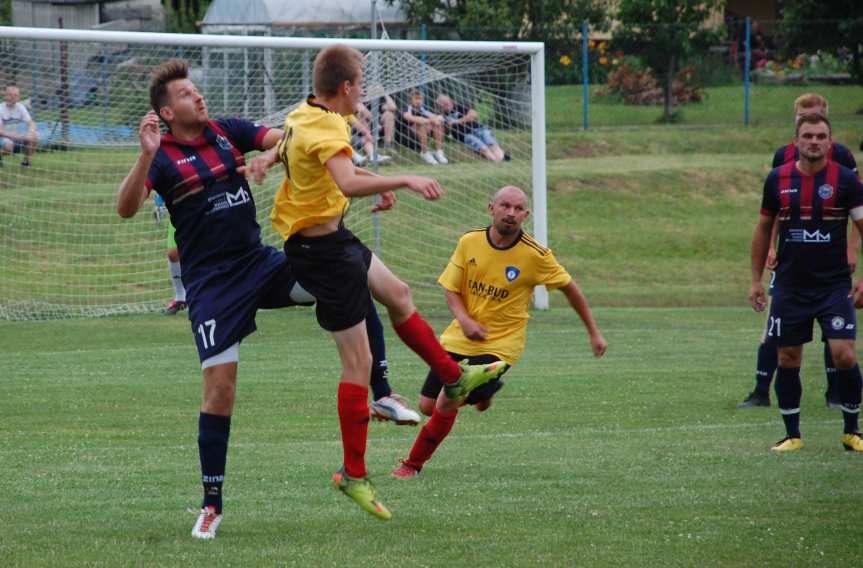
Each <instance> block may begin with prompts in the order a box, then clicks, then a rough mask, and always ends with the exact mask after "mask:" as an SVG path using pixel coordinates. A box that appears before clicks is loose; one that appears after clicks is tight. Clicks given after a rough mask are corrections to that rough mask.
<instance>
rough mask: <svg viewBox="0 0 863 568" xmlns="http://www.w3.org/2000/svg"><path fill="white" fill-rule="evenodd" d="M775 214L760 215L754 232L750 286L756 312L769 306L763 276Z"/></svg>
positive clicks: (750, 301) (750, 298) (750, 296)
mask: <svg viewBox="0 0 863 568" xmlns="http://www.w3.org/2000/svg"><path fill="white" fill-rule="evenodd" d="M774 218H775V217H774V216H773V215H763V214H762V215H759V217H758V223H757V224H756V225H755V230H754V231H753V232H752V252H751V258H752V285H751V286H750V288H749V303H750V304H751V305H752V309H753V310H755V311H756V312H761V311H764V308H765V307H766V306H767V293H766V292H765V291H764V284H762V283H761V276H762V275H763V274H764V265H765V263H766V261H767V249H768V247H769V246H770V232H771V230H772V229H773V221H774Z"/></svg>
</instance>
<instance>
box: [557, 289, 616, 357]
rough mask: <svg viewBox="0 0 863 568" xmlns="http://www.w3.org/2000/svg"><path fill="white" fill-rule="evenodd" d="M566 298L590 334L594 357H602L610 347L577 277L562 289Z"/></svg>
mask: <svg viewBox="0 0 863 568" xmlns="http://www.w3.org/2000/svg"><path fill="white" fill-rule="evenodd" d="M560 291H561V292H563V295H564V296H566V299H567V300H569V305H570V306H572V309H574V310H575V313H577V314H578V317H580V318H581V322H582V323H583V324H584V328H585V329H586V330H587V334H588V335H589V336H590V349H591V350H592V351H593V356H594V357H602V356H603V355H604V354H605V350H606V349H608V342H607V341H606V340H605V338H604V337H603V336H602V333H601V332H600V331H599V327H597V325H596V321H595V320H594V319H593V313H592V312H591V311H590V305H589V304H588V303H587V297H585V295H584V293H582V291H581V288H579V287H578V284H576V283H575V279H572V280H570V281H569V284H567V285H566V286H564V287H563V288H561V289H560Z"/></svg>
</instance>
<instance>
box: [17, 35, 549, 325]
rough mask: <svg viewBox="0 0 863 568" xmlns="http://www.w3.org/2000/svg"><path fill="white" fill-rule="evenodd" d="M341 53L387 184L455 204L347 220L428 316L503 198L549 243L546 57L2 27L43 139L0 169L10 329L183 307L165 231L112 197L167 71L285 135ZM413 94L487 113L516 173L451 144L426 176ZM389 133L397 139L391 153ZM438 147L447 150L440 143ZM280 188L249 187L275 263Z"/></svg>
mask: <svg viewBox="0 0 863 568" xmlns="http://www.w3.org/2000/svg"><path fill="white" fill-rule="evenodd" d="M334 43H341V44H346V45H349V46H351V47H354V48H356V49H358V50H360V51H361V52H363V53H364V54H365V55H366V68H365V79H366V81H365V82H366V90H367V92H368V93H369V96H370V97H371V96H374V99H373V100H372V99H370V100H369V101H368V104H369V106H370V108H372V110H373V111H374V112H373V113H372V114H373V116H374V121H375V122H374V126H378V125H379V124H380V126H381V128H380V138H379V139H377V140H375V144H374V146H375V147H376V148H377V151H378V152H379V153H384V154H388V155H390V157H391V158H392V159H391V160H389V161H387V162H386V163H381V164H380V165H378V164H375V165H374V167H376V168H378V167H379V168H380V170H379V171H380V172H381V173H384V174H386V173H396V172H399V173H401V172H412V173H420V174H423V175H431V176H433V177H435V178H437V179H439V180H440V181H441V184H442V185H443V186H444V189H445V190H446V192H447V195H445V197H444V198H443V199H441V200H440V201H437V202H424V201H423V200H422V199H420V198H418V197H416V196H413V195H410V194H408V193H404V194H402V195H401V196H400V198H399V202H398V204H397V205H396V207H395V209H394V210H393V211H391V212H387V213H384V214H378V215H371V214H369V212H368V209H369V206H370V201H368V200H355V201H354V203H353V204H352V206H351V210H350V212H349V214H348V218H347V220H346V223H347V225H348V227H349V228H350V229H351V230H353V231H354V232H355V233H356V234H357V235H358V236H359V237H360V238H361V239H362V240H363V241H365V242H366V243H367V244H368V245H369V246H370V247H373V248H375V249H376V251H377V252H378V253H379V254H380V255H381V256H382V258H383V259H384V260H385V261H386V262H387V264H388V265H389V266H390V267H391V268H392V269H393V270H394V272H396V274H398V275H399V276H400V277H402V278H404V279H405V280H406V281H407V282H408V283H410V284H411V287H412V288H413V290H414V294H415V297H416V300H417V303H418V304H419V305H420V306H422V307H427V308H428V309H435V308H441V307H443V306H444V302H443V300H442V294H441V292H440V288H439V286H438V285H437V284H436V279H437V276H438V275H439V274H440V272H441V271H442V270H443V268H444V266H445V265H446V261H447V259H448V257H449V254H450V253H451V252H452V250H453V248H454V246H455V243H456V241H457V239H458V237H459V236H460V235H461V234H462V233H464V232H465V231H468V230H471V229H473V228H477V227H480V226H484V225H486V224H487V222H488V216H487V211H486V208H485V206H486V204H487V203H488V200H489V198H490V197H491V195H492V194H493V193H494V191H495V190H496V189H497V188H499V187H500V186H502V185H506V184H512V185H517V186H520V187H523V188H524V189H525V191H527V193H528V194H529V195H530V198H531V210H532V215H531V217H530V224H529V226H528V230H529V231H530V232H532V233H533V235H534V236H535V238H536V239H537V240H538V241H539V242H540V243H543V244H547V242H548V224H547V211H546V209H547V205H546V203H547V202H546V150H545V81H544V53H543V44H542V43H518V42H515V43H514V42H465V41H410V40H389V39H383V40H366V39H342V38H287V37H272V36H236V35H185V34H161V33H127V32H99V31H88V30H57V29H35V28H12V27H0V82H2V85H10V84H14V85H16V86H17V87H18V88H19V90H20V93H21V99H22V102H23V103H24V104H25V106H26V107H27V108H28V109H29V110H30V113H31V115H32V118H33V120H34V121H35V123H36V125H37V137H38V142H37V151H36V153H35V154H34V155H33V156H32V157H31V159H30V162H29V164H30V165H29V166H22V165H20V164H21V162H22V160H21V157H23V155H24V153H22V154H20V155H19V154H13V155H8V154H7V155H4V156H2V158H3V159H2V161H0V166H2V167H0V319H51V318H63V317H80V316H98V315H108V314H118V313H136V312H152V311H155V310H157V309H158V308H160V307H161V306H162V305H164V303H165V302H166V301H167V300H168V299H169V298H170V295H171V294H172V289H171V286H170V279H169V276H168V271H167V265H166V262H167V261H166V259H165V233H166V226H165V225H164V223H163V224H162V225H156V224H155V223H154V222H153V219H152V218H151V217H150V216H149V215H147V214H144V213H145V212H146V211H148V210H146V209H145V210H144V211H142V212H141V213H139V214H138V216H137V217H136V218H134V219H132V220H126V221H124V220H121V219H119V217H118V216H117V215H116V213H115V210H114V207H115V206H114V195H115V193H116V190H117V188H118V187H119V184H120V182H121V181H122V179H123V176H124V175H125V174H126V172H127V171H128V169H129V168H130V167H131V165H132V163H133V161H134V159H135V156H136V154H137V150H138V139H137V124H138V122H139V121H140V118H141V117H142V116H143V115H144V113H146V112H147V110H149V102H148V94H147V87H148V79H149V73H150V71H151V70H152V69H153V68H154V67H155V66H156V65H158V64H159V63H161V62H163V61H165V60H167V59H170V58H173V57H180V58H184V59H187V60H189V62H190V67H191V79H192V80H193V81H194V82H195V83H196V84H197V85H198V87H199V88H200V89H201V90H202V92H203V94H204V96H205V98H206V100H207V104H208V107H209V111H210V116H211V118H216V117H221V116H242V117H245V118H248V119H250V120H254V121H257V122H261V123H264V124H268V125H270V126H276V127H281V126H282V121H283V119H284V116H285V115H286V114H287V112H289V111H290V110H291V109H293V108H294V107H295V106H296V105H297V104H299V103H300V102H301V101H302V100H303V99H304V98H305V96H306V95H307V94H309V93H310V92H311V90H312V89H311V62H312V61H313V59H314V55H315V53H316V52H317V51H318V50H320V49H321V48H324V47H326V46H329V45H332V44H334ZM415 91H419V92H420V93H422V94H423V96H424V105H425V106H427V107H428V108H429V109H431V110H432V111H433V112H437V108H436V98H437V97H438V96H440V95H444V94H446V95H449V96H450V97H451V98H452V99H453V100H455V101H456V103H458V104H463V105H466V106H471V107H473V108H475V109H476V110H477V111H478V112H479V117H480V118H479V119H480V122H482V123H483V124H484V125H487V126H488V127H489V129H490V132H491V133H492V134H493V135H494V136H495V137H496V139H497V141H498V143H499V145H500V146H501V148H502V149H503V150H505V151H506V158H507V159H506V161H502V162H491V161H489V160H487V159H484V158H483V157H482V156H481V155H480V154H479V153H478V152H477V151H476V149H475V148H471V147H470V146H469V145H468V144H465V143H463V141H460V140H457V139H454V138H452V137H450V136H446V137H445V139H444V140H443V151H444V152H445V154H446V156H447V157H448V160H449V163H448V164H446V165H443V164H440V165H430V164H427V163H425V162H424V161H422V160H421V159H420V156H419V153H418V152H417V151H416V149H417V148H416V144H417V140H416V138H415V136H412V133H411V131H410V130H409V128H408V127H406V126H404V125H402V124H401V121H400V120H398V118H399V115H400V114H401V112H402V111H403V110H404V108H405V106H406V104H407V101H408V98H409V97H410V95H411V94H412V93H413V92H415ZM384 94H385V95H387V97H388V98H389V100H388V102H389V103H390V104H393V105H395V106H396V109H397V110H396V112H395V113H390V116H393V115H394V119H393V118H389V119H387V118H386V117H385V116H383V115H385V114H387V111H385V110H384V109H385V107H386V106H387V105H386V104H384V99H383V97H382V96H381V95H384ZM387 120H391V121H392V120H394V121H395V123H396V124H395V128H394V133H393V136H392V139H390V137H389V135H388V134H389V129H388V128H384V123H386V122H387ZM374 126H373V128H372V129H373V130H376V129H375V128H374ZM17 128H21V133H23V132H24V131H25V128H24V127H23V126H21V125H18V126H17ZM428 144H429V147H430V148H431V149H434V148H435V141H433V140H429V142H428ZM361 145H362V142H361V141H358V150H359V153H360V154H361V155H362V154H363V153H365V150H364V149H362V148H360V146H361ZM16 149H26V148H22V147H21V145H20V144H17V145H16ZM280 180H281V172H279V171H277V170H275V169H274V170H273V171H272V173H271V175H270V177H269V179H268V180H267V183H266V184H265V185H263V186H254V185H253V186H252V190H253V193H254V196H255V201H256V206H257V211H258V221H259V224H260V225H261V229H262V238H263V239H264V241H265V242H268V243H270V244H273V245H274V246H277V247H280V246H281V243H280V242H279V241H280V239H279V238H278V236H277V235H276V234H275V233H274V232H273V231H272V229H271V228H270V223H269V211H270V208H271V205H272V196H273V193H274V191H275V189H276V187H277V186H278V183H279V181H280ZM145 207H146V206H145ZM534 304H535V306H536V307H539V308H547V307H548V295H547V292H546V291H545V289H544V288H538V289H537V290H536V292H535V294H534Z"/></svg>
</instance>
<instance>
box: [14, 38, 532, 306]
mask: <svg viewBox="0 0 863 568" xmlns="http://www.w3.org/2000/svg"><path fill="white" fill-rule="evenodd" d="M0 38H6V39H17V40H30V41H39V40H47V41H67V42H93V43H105V44H112V43H123V44H161V45H176V46H193V47H237V48H243V47H246V48H274V49H280V48H281V49H285V48H292V49H322V48H325V47H327V46H329V45H332V44H333V42H334V41H337V42H338V43H341V44H344V45H348V46H350V47H353V48H355V49H358V50H361V51H362V50H371V49H374V50H382V51H414V52H417V51H419V52H423V51H425V52H437V51H446V52H472V53H481V52H515V53H523V54H529V55H530V60H531V62H530V98H531V101H530V102H531V105H530V113H531V152H532V155H531V184H532V193H531V199H532V213H533V236H534V238H536V240H537V241H538V242H539V243H540V244H542V245H544V246H548V211H547V187H546V184H547V179H546V148H545V134H546V133H545V47H544V44H543V43H542V42H494V41H430V40H394V39H347V38H344V39H343V38H295V37H273V36H237V35H203V34H202V35H197V34H169V33H153V32H113V31H95V30H72V29H50V28H24V27H9V26H0ZM534 306H535V307H536V308H539V309H547V308H548V292H547V290H546V289H545V287H544V286H538V287H537V288H536V289H535V290H534Z"/></svg>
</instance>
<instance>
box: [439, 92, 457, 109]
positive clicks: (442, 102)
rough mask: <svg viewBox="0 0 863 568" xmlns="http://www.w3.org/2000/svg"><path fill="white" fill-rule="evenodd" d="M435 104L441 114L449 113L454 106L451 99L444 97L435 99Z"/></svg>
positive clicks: (440, 96)
mask: <svg viewBox="0 0 863 568" xmlns="http://www.w3.org/2000/svg"><path fill="white" fill-rule="evenodd" d="M435 102H436V103H437V107H438V108H439V109H441V110H442V111H443V112H449V111H451V110H452V109H453V107H454V106H455V105H454V104H453V102H452V99H451V98H449V97H448V96H446V95H438V97H437V99H435Z"/></svg>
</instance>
